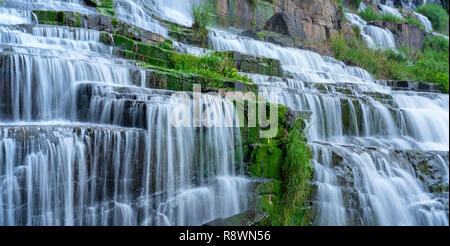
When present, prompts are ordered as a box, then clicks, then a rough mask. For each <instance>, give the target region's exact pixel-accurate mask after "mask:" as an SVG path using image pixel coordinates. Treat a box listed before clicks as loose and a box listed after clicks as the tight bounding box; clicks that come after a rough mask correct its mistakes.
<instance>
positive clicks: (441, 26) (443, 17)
mask: <svg viewBox="0 0 450 246" xmlns="http://www.w3.org/2000/svg"><path fill="white" fill-rule="evenodd" d="M416 11H417V12H419V13H421V14H423V15H425V16H426V17H428V19H430V21H431V23H432V24H433V29H434V30H436V31H438V32H440V33H444V34H446V35H448V28H449V23H448V22H449V19H448V12H447V11H446V10H445V9H444V8H442V7H441V6H440V5H436V4H424V5H421V6H419V7H418V8H417V9H416Z"/></svg>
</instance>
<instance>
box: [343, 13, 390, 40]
mask: <svg viewBox="0 0 450 246" xmlns="http://www.w3.org/2000/svg"><path fill="white" fill-rule="evenodd" d="M345 17H346V18H347V20H349V21H350V23H351V24H352V25H354V26H357V27H359V29H360V30H361V35H362V37H363V38H364V41H365V42H366V44H367V46H368V47H370V48H382V49H395V48H396V44H395V37H394V34H392V32H391V31H389V30H387V29H384V28H380V27H377V26H373V25H368V24H367V22H366V21H365V20H363V19H362V18H361V17H360V16H359V15H357V14H353V13H345Z"/></svg>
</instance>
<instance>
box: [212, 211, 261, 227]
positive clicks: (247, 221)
mask: <svg viewBox="0 0 450 246" xmlns="http://www.w3.org/2000/svg"><path fill="white" fill-rule="evenodd" d="M267 218H268V215H267V214H266V213H264V212H261V211H251V210H250V211H246V212H243V213H240V214H238V215H234V216H231V217H228V218H221V219H217V220H214V221H211V222H208V223H206V224H205V225H204V226H258V225H260V224H261V223H262V222H263V221H264V220H266V219H267Z"/></svg>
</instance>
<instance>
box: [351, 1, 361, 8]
mask: <svg viewBox="0 0 450 246" xmlns="http://www.w3.org/2000/svg"><path fill="white" fill-rule="evenodd" d="M361 2H362V0H350V3H351V4H352V6H353V8H355V9H359V6H360V5H361Z"/></svg>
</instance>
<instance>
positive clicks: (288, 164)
mask: <svg viewBox="0 0 450 246" xmlns="http://www.w3.org/2000/svg"><path fill="white" fill-rule="evenodd" d="M304 127H305V126H304V124H303V122H302V121H299V122H297V124H296V126H295V127H294V128H293V129H292V130H291V131H290V132H289V134H290V135H289V137H288V140H287V147H286V160H285V163H284V165H283V167H282V176H283V178H282V180H283V191H282V194H283V195H282V197H281V199H280V200H279V201H278V202H277V203H276V204H275V208H274V212H275V214H276V215H275V216H272V218H273V224H274V225H292V226H305V225H309V223H310V221H311V216H310V204H309V199H310V193H311V184H310V180H311V179H312V175H313V168H312V166H311V158H312V151H311V149H310V147H309V146H308V145H307V141H306V137H305V135H304V133H303V130H304Z"/></svg>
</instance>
